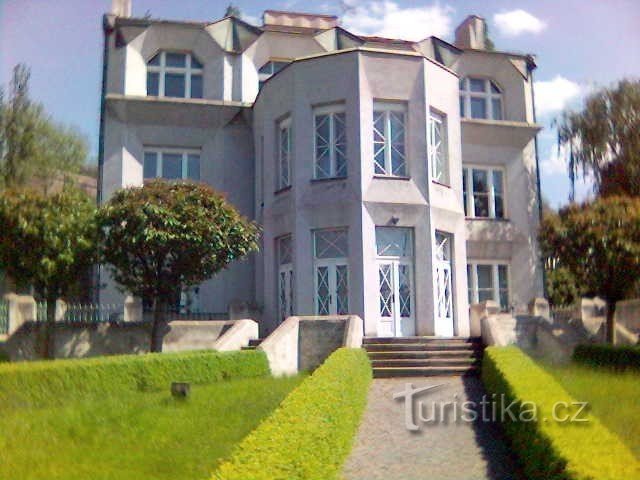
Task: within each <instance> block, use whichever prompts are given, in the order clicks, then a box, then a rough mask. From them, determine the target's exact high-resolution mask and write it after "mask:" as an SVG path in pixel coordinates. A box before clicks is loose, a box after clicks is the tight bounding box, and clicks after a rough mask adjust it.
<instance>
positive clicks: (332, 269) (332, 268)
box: [311, 226, 351, 315]
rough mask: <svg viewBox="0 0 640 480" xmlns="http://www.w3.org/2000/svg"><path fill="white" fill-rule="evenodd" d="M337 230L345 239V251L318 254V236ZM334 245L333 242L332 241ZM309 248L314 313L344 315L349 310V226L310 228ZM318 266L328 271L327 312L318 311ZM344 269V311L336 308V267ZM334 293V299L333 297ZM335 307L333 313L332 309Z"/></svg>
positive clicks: (337, 300)
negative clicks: (311, 261) (311, 264)
mask: <svg viewBox="0 0 640 480" xmlns="http://www.w3.org/2000/svg"><path fill="white" fill-rule="evenodd" d="M329 232H337V233H340V234H341V235H343V238H344V241H345V245H344V247H345V251H343V252H340V253H341V255H331V256H322V257H320V256H318V236H319V235H322V234H324V233H329ZM334 245H335V243H334ZM311 248H312V258H313V297H314V298H313V311H314V313H315V314H316V315H346V314H347V313H348V312H349V304H350V298H349V297H350V294H351V285H350V273H351V272H350V268H349V250H350V249H349V227H347V226H343V227H327V228H314V229H312V230H311ZM320 268H326V269H327V272H328V275H329V276H328V277H327V280H328V281H327V284H326V285H327V289H328V291H329V304H328V309H329V311H328V312H327V313H320V308H319V307H320V303H319V298H318V287H319V285H318V270H319V269H320ZM340 268H342V269H344V274H345V282H346V287H347V296H346V298H345V299H344V305H343V307H346V309H344V311H341V310H340V309H338V303H339V297H338V282H337V272H338V269H340ZM334 294H335V299H334V298H333V297H334ZM334 309H335V313H333V310H334Z"/></svg>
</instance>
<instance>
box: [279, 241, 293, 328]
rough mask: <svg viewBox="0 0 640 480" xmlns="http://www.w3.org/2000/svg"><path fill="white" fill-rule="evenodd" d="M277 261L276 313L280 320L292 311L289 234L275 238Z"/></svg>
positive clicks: (290, 245)
mask: <svg viewBox="0 0 640 480" xmlns="http://www.w3.org/2000/svg"><path fill="white" fill-rule="evenodd" d="M276 255H277V262H278V314H279V317H280V320H281V321H282V320H284V319H286V318H287V317H290V316H291V315H293V313H294V306H293V303H294V298H295V297H294V275H293V241H292V238H291V235H285V236H283V237H280V238H278V239H276Z"/></svg>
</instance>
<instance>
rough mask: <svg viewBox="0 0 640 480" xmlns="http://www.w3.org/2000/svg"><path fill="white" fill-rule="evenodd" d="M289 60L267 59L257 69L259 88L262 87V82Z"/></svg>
mask: <svg viewBox="0 0 640 480" xmlns="http://www.w3.org/2000/svg"><path fill="white" fill-rule="evenodd" d="M289 63H290V62H287V61H269V62H267V63H265V64H264V65H263V66H262V67H260V70H258V80H259V82H260V83H259V88H260V89H262V86H263V85H264V83H265V82H266V81H267V80H269V79H270V78H271V77H273V76H274V75H275V74H276V73H278V72H279V71H280V70H282V69H283V68H284V67H285V66H287V65H288V64H289Z"/></svg>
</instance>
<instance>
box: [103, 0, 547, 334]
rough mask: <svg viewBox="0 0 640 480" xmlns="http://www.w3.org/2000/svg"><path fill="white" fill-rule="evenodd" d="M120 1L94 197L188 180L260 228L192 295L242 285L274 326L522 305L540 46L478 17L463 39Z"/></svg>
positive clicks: (532, 243) (531, 265)
mask: <svg viewBox="0 0 640 480" xmlns="http://www.w3.org/2000/svg"><path fill="white" fill-rule="evenodd" d="M114 4H115V6H114V11H113V13H112V14H109V15H106V16H105V22H104V29H105V42H106V47H105V54H104V59H105V70H104V85H103V113H102V122H101V155H100V171H101V174H100V175H101V178H100V198H101V200H102V201H106V200H108V199H109V197H110V196H111V195H112V194H113V192H114V191H115V190H117V189H118V188H122V187H124V186H130V185H142V184H143V182H144V181H145V179H148V178H153V177H164V178H167V179H175V180H180V179H192V180H197V181H202V182H206V183H208V184H210V185H211V186H213V187H214V188H215V189H217V190H218V191H220V192H224V193H225V194H226V196H227V198H228V200H229V201H230V202H231V203H233V204H234V205H235V206H236V207H237V208H238V209H239V210H240V211H241V212H242V213H243V214H244V215H246V216H247V217H249V218H251V219H254V220H255V221H256V222H257V223H258V224H260V225H261V227H262V239H261V249H260V252H259V253H258V254H256V255H253V256H251V257H250V258H247V259H244V260H242V261H239V262H236V263H235V264H233V265H231V266H230V267H229V268H228V269H227V270H225V271H224V272H222V273H220V274H219V275H217V276H216V277H215V278H213V279H211V280H210V281H207V282H205V283H204V284H203V285H201V286H200V287H199V288H198V289H197V300H196V301H195V303H197V305H198V307H197V308H199V309H200V310H203V311H210V312H217V311H226V310H227V308H228V305H229V304H230V303H231V302H246V303H247V304H249V305H252V306H255V307H256V308H257V309H258V310H259V311H260V312H261V319H260V320H261V325H262V327H263V328H264V329H265V333H266V332H269V331H271V330H273V329H274V328H275V327H276V326H277V325H278V324H279V323H280V322H281V321H282V320H283V319H284V318H286V317H287V316H290V315H292V314H299V315H313V314H318V315H327V314H329V315H332V314H346V313H351V314H357V315H359V316H361V317H362V318H363V319H364V321H365V333H366V334H367V335H374V336H375V335H377V336H408V335H439V336H452V335H455V336H467V335H469V304H470V303H476V302H479V301H484V300H487V299H491V300H495V301H496V302H498V303H499V304H500V305H501V307H502V308H503V309H504V310H515V311H520V310H523V309H525V307H526V304H527V303H528V302H529V300H531V299H532V298H534V297H538V296H541V295H542V290H543V287H542V271H541V265H540V261H539V252H538V246H537V243H536V230H537V226H538V223H539V184H538V178H539V176H538V171H537V160H536V145H535V137H536V133H537V132H538V130H539V126H538V125H536V124H535V112H534V102H533V90H532V83H533V79H532V71H533V70H534V69H535V63H534V60H533V58H532V57H531V56H529V55H523V54H517V53H509V52H500V51H488V50H486V49H485V34H484V29H485V24H484V20H482V19H481V18H478V17H476V16H470V17H468V18H467V19H466V20H465V21H464V22H463V23H462V24H461V25H460V26H459V27H458V28H457V30H456V34H455V42H454V44H453V45H452V44H449V43H447V42H445V41H443V40H440V39H438V38H435V37H429V38H426V39H425V40H423V41H420V42H408V41H402V40H391V39H386V38H380V37H366V36H361V35H355V34H352V33H350V32H348V31H346V30H345V29H343V28H341V27H340V26H339V24H338V19H337V17H333V16H328V15H310V14H300V13H293V12H280V11H265V12H264V15H263V25H262V26H259V27H256V26H252V25H250V24H248V23H246V22H244V21H243V20H241V19H238V18H235V17H227V18H223V19H221V20H218V21H215V22H202V23H197V22H182V21H165V20H155V19H148V18H131V17H130V3H129V2H126V1H116V2H114ZM103 275H104V274H103ZM102 281H103V282H105V283H106V285H107V286H106V288H104V289H103V291H102V292H101V301H102V302H105V303H113V302H115V301H117V296H118V295H119V294H118V293H117V291H116V290H115V288H114V286H113V285H112V284H111V282H109V280H108V278H106V275H104V277H103V279H102ZM191 293H192V295H195V293H194V292H191Z"/></svg>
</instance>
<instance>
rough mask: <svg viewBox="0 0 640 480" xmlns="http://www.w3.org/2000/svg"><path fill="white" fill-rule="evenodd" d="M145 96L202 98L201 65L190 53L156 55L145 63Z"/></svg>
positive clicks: (162, 53)
mask: <svg viewBox="0 0 640 480" xmlns="http://www.w3.org/2000/svg"><path fill="white" fill-rule="evenodd" d="M147 95H151V96H156V97H179V98H202V63H200V61H199V60H198V59H197V58H196V57H194V56H193V55H192V54H190V53H180V52H159V53H157V54H156V56H155V57H153V58H152V59H151V60H149V61H148V62H147Z"/></svg>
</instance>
